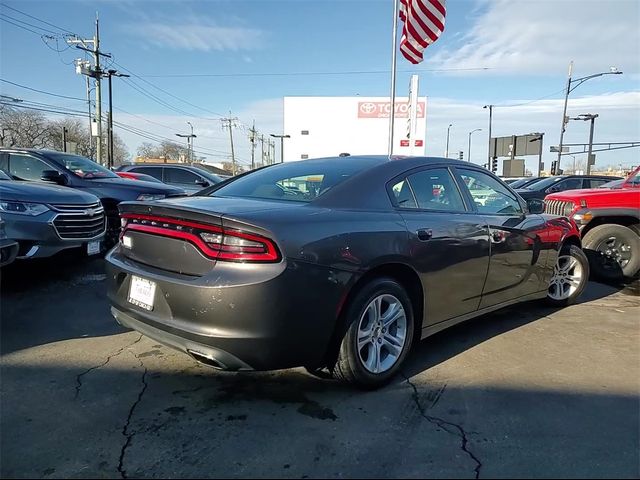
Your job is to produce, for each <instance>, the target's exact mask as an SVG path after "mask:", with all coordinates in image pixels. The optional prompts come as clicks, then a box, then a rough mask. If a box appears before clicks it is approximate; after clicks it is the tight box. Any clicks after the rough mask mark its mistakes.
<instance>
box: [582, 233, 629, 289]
mask: <svg viewBox="0 0 640 480" xmlns="http://www.w3.org/2000/svg"><path fill="white" fill-rule="evenodd" d="M608 239H615V241H616V242H617V243H618V244H624V246H625V247H628V248H629V249H630V250H629V252H628V253H630V258H628V262H626V263H625V264H623V265H621V264H620V263H618V262H617V261H616V260H615V258H612V257H608V256H606V255H605V253H604V251H605V249H606V247H605V246H604V243H605V242H606V241H607V240H608ZM582 244H583V246H584V248H585V250H586V251H587V254H588V256H589V262H590V264H591V271H592V272H593V274H594V276H596V277H598V278H599V279H601V280H605V281H620V280H622V279H623V278H624V277H633V276H634V275H635V274H636V272H638V270H640V236H639V235H638V233H637V232H636V231H634V230H633V229H632V228H629V227H625V226H623V225H616V224H604V225H598V226H597V227H594V228H592V229H591V230H589V231H588V232H587V233H586V235H585V236H584V238H583V239H582ZM625 254H626V252H625Z"/></svg>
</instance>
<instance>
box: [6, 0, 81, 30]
mask: <svg viewBox="0 0 640 480" xmlns="http://www.w3.org/2000/svg"><path fill="white" fill-rule="evenodd" d="M0 5H2V6H3V7H4V8H8V9H10V10H13V11H14V12H17V13H21V14H22V15H24V16H26V17H29V18H32V19H33V20H37V21H39V22H41V23H44V24H45V25H49V26H50V27H53V28H57V29H58V30H61V31H63V32H65V33H68V34H70V35H75V33H73V32H72V31H70V30H67V29H66V28H62V27H60V26H58V25H54V24H53V23H49V22H47V21H45V20H42V19H41V18H38V17H34V16H33V15H29V14H28V13H25V12H23V11H22V10H18V9H17V8H13V7H10V6H9V5H7V4H6V3H0Z"/></svg>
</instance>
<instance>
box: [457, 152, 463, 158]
mask: <svg viewBox="0 0 640 480" xmlns="http://www.w3.org/2000/svg"><path fill="white" fill-rule="evenodd" d="M458 160H464V152H458Z"/></svg>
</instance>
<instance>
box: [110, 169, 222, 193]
mask: <svg viewBox="0 0 640 480" xmlns="http://www.w3.org/2000/svg"><path fill="white" fill-rule="evenodd" d="M116 173H117V174H118V175H120V176H123V177H127V176H129V177H131V176H132V175H145V176H150V177H153V178H154V179H156V181H159V182H162V183H166V184H167V185H172V186H174V187H178V188H181V189H183V190H185V191H186V192H187V193H195V192H197V191H199V190H202V189H204V188H207V187H210V186H212V185H215V184H217V183H220V182H222V181H223V180H225V179H224V178H222V177H220V176H219V175H216V174H213V173H211V172H209V171H207V170H206V169H205V168H204V167H202V166H195V165H185V164H175V163H174V164H171V163H157V164H154V163H142V164H133V165H122V166H120V167H119V168H118V169H117V170H116ZM132 178H135V177H132Z"/></svg>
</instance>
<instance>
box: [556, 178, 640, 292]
mask: <svg viewBox="0 0 640 480" xmlns="http://www.w3.org/2000/svg"><path fill="white" fill-rule="evenodd" d="M544 203H545V213H550V214H552V215H561V216H565V217H569V218H573V220H575V222H576V224H577V225H578V228H579V229H580V235H581V236H582V248H583V249H584V250H585V253H586V254H587V257H589V262H590V264H591V271H592V272H593V273H594V274H595V275H596V276H598V277H600V278H602V279H604V280H619V279H621V278H622V277H633V276H634V275H636V274H637V273H638V271H640V167H638V168H636V169H635V170H634V171H633V172H632V173H631V174H630V175H629V176H628V177H627V179H626V180H625V181H624V182H622V184H620V185H618V186H616V187H614V188H593V189H588V190H568V191H564V192H559V193H553V194H551V195H547V197H546V198H545V200H544Z"/></svg>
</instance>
